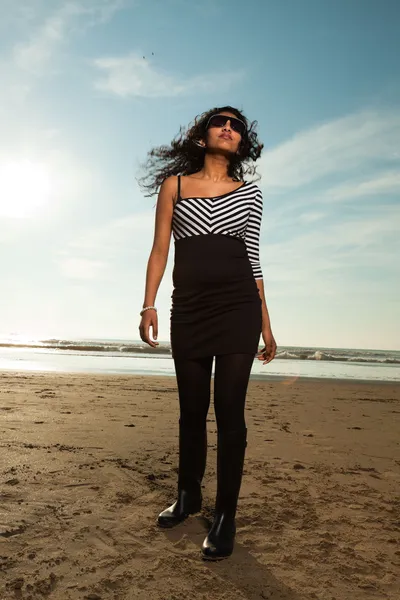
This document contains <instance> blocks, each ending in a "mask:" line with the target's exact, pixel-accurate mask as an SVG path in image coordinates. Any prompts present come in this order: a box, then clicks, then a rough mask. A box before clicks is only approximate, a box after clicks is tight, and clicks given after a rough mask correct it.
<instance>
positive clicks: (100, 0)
mask: <svg viewBox="0 0 400 600" xmlns="http://www.w3.org/2000/svg"><path fill="white" fill-rule="evenodd" d="M126 3H127V2H126V0H80V1H76V2H62V3H58V5H56V7H55V8H53V12H52V13H51V14H50V15H48V16H46V17H45V19H44V22H42V23H41V25H40V26H38V28H37V29H36V31H35V32H34V33H33V35H32V36H31V37H30V39H29V40H28V41H27V42H20V43H18V44H16V45H15V47H14V49H13V61H14V64H15V65H16V66H17V67H19V68H20V69H23V70H25V71H28V72H30V73H33V74H35V75H38V74H41V73H43V71H44V70H45V69H46V68H47V67H48V66H49V64H50V63H51V60H52V58H53V57H54V54H55V53H56V52H57V50H58V49H59V48H60V47H61V46H62V45H63V44H65V43H66V42H67V41H68V39H69V37H70V35H72V34H73V33H74V32H76V31H79V30H82V29H86V28H88V27H92V26H94V25H97V24H99V23H104V22H106V21H108V20H109V19H111V18H112V16H113V15H114V14H115V13H116V12H117V11H118V10H121V9H122V8H123V7H124V6H126ZM38 11H39V7H38Z"/></svg>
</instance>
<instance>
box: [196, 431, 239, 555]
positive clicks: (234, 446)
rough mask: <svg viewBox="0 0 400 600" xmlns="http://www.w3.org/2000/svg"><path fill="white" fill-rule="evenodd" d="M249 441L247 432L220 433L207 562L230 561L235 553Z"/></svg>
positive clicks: (204, 549)
mask: <svg viewBox="0 0 400 600" xmlns="http://www.w3.org/2000/svg"><path fill="white" fill-rule="evenodd" d="M246 438H247V429H246V428H245V429H244V430H242V431H226V432H221V433H220V432H218V446H217V498H216V502H215V515H214V520H213V523H212V526H211V529H210V531H209V532H208V535H207V537H206V539H205V540H204V542H203V546H202V556H203V558H204V559H206V560H219V559H222V558H226V557H228V556H230V555H231V554H232V552H233V547H234V542H235V535H236V524H235V515H236V507H237V502H238V497H239V492H240V486H241V482H242V474H243V463H244V456H245V451H246V446H247V439H246Z"/></svg>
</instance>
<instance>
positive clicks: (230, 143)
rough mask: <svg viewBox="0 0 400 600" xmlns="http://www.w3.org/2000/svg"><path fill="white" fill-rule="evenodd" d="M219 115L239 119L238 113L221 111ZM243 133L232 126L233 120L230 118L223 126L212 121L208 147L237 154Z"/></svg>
mask: <svg viewBox="0 0 400 600" xmlns="http://www.w3.org/2000/svg"><path fill="white" fill-rule="evenodd" d="M218 114H219V115H225V116H227V117H233V118H235V119H237V118H238V117H236V115H234V114H233V113H230V112H221V113H218ZM241 139H242V136H241V134H240V133H239V132H238V131H236V130H235V128H232V125H231V121H230V120H229V119H228V120H227V121H226V123H225V124H224V125H222V126H216V125H215V124H213V123H212V122H211V123H210V126H209V127H208V129H207V143H206V145H207V148H209V149H213V150H218V149H219V150H225V151H227V152H229V153H233V154H235V153H236V152H237V150H238V149H239V145H240V142H241Z"/></svg>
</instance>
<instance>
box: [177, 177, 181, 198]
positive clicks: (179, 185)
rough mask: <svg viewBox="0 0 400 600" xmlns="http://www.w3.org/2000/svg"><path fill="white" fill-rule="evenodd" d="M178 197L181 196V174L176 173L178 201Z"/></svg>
mask: <svg viewBox="0 0 400 600" xmlns="http://www.w3.org/2000/svg"><path fill="white" fill-rule="evenodd" d="M180 197H181V176H180V175H178V195H177V198H176V200H177V201H178V200H179V198H180Z"/></svg>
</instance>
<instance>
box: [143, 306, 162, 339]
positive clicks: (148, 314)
mask: <svg viewBox="0 0 400 600" xmlns="http://www.w3.org/2000/svg"><path fill="white" fill-rule="evenodd" d="M150 327H151V328H152V330H153V331H152V333H153V338H154V339H155V340H156V339H157V336H158V317H157V313H156V311H155V310H153V309H152V308H150V309H149V310H146V311H145V312H144V313H143V315H142V320H141V321H140V325H139V332H140V339H142V340H143V341H144V342H146V344H149V346H151V347H152V348H155V347H156V346H158V342H153V340H151V339H150Z"/></svg>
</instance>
